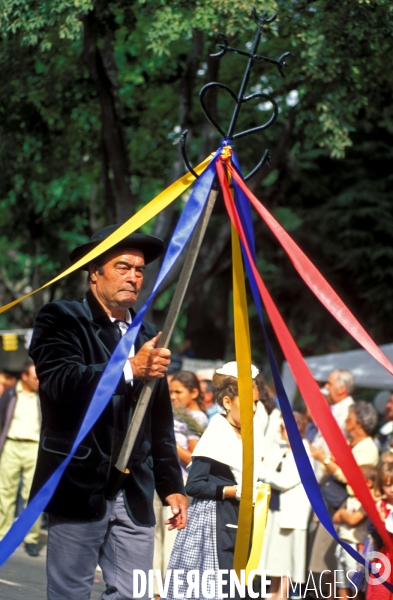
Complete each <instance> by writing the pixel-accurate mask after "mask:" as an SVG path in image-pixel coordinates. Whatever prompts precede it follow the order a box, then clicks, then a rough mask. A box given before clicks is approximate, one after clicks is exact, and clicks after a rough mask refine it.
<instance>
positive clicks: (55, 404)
mask: <svg viewBox="0 0 393 600" xmlns="http://www.w3.org/2000/svg"><path fill="white" fill-rule="evenodd" d="M156 333H157V329H156V328H155V327H154V326H153V325H151V324H150V323H147V322H146V321H144V322H143V324H142V327H141V329H140V333H139V336H138V339H137V343H136V351H138V349H139V348H140V347H141V346H142V345H143V344H144V343H145V342H146V341H147V340H149V339H151V338H152V337H154V336H155V335H156ZM119 338H120V332H119V331H118V329H117V327H116V325H114V324H113V323H112V322H111V320H110V318H109V317H108V315H107V314H106V313H105V311H104V310H103V308H102V307H101V305H100V304H99V302H98V301H97V300H96V299H95V297H94V295H93V294H92V293H91V292H90V291H89V292H87V294H86V297H85V298H84V299H80V300H72V301H65V300H61V301H57V302H51V303H49V304H47V305H45V306H44V307H43V308H42V309H41V310H40V311H39V313H38V314H37V316H36V321H35V325H34V333H33V338H32V341H31V345H30V356H31V357H32V359H33V360H34V362H35V365H36V370H37V376H38V378H39V381H40V389H39V394H40V401H41V410H42V430H41V440H40V448H39V453H38V462H37V468H36V472H35V476H34V480H33V485H32V489H31V497H33V496H34V495H35V494H36V493H37V491H38V490H39V489H40V488H41V487H42V485H43V484H44V483H45V482H46V480H47V479H48V477H49V476H50V475H51V474H52V473H53V471H54V470H55V469H56V468H57V467H58V466H59V464H60V463H61V462H62V460H63V459H64V457H65V456H66V455H67V454H68V453H69V451H70V449H71V446H72V443H73V440H74V439H75V437H76V434H77V432H78V430H79V427H80V425H81V422H82V420H83V417H84V415H85V412H86V410H87V407H88V406H89V403H90V401H91V398H92V396H93V394H94V391H95V389H96V387H97V384H98V382H99V380H100V377H101V375H102V372H103V370H104V368H105V366H106V364H107V362H108V360H109V358H110V356H111V354H112V352H113V350H114V348H115V347H116V344H117V342H118V340H119ZM143 383H144V382H143V380H138V379H136V380H134V382H133V385H131V384H126V382H125V379H124V376H123V375H122V376H121V378H120V381H119V384H118V386H117V388H116V393H115V394H114V395H113V396H112V399H111V401H110V402H109V404H108V405H107V407H106V408H105V409H104V411H103V413H102V414H101V416H100V417H99V418H98V420H97V422H96V423H95V425H94V426H93V428H92V429H91V430H90V432H89V433H88V434H87V435H86V437H85V438H84V440H83V441H82V443H81V444H80V446H79V447H78V449H77V452H76V454H75V456H74V457H73V458H72V459H71V462H70V464H69V465H68V467H67V469H66V470H65V473H64V475H63V477H62V478H61V480H60V483H59V485H58V487H57V489H56V491H55V493H54V495H53V497H52V499H51V500H50V501H49V503H48V506H47V509H46V510H47V511H48V512H51V513H54V514H57V515H61V516H64V517H68V518H76V519H88V520H94V519H99V518H102V516H103V515H104V513H105V506H106V500H105V488H106V486H107V483H108V477H109V472H110V468H111V465H113V464H114V463H115V462H116V459H117V455H118V452H119V450H120V447H121V444H122V442H123V439H124V435H125V431H126V430H127V427H128V424H129V422H130V420H131V417H132V413H133V409H134V406H135V402H136V400H137V399H138V396H139V393H140V391H141V389H142V386H143ZM154 488H156V490H157V493H158V495H159V496H160V498H161V500H162V501H164V499H165V497H166V496H168V495H169V494H174V493H184V487H183V482H182V476H181V471H180V467H179V461H178V458H177V453H176V444H175V438H174V433H173V417H172V407H171V401H170V397H169V391H168V385H167V381H166V378H164V379H158V380H157V382H156V386H155V388H154V392H153V397H152V400H151V402H150V407H149V409H148V414H147V418H146V421H145V429H144V434H143V438H142V441H141V443H140V445H139V449H138V457H137V460H136V462H135V464H134V466H133V467H132V471H131V473H130V475H129V476H128V477H127V479H126V480H125V483H124V484H123V489H124V500H125V505H126V507H127V511H128V513H129V515H130V517H131V518H132V520H133V521H134V522H135V523H136V524H139V525H145V526H151V525H154V522H155V519H154V512H153V494H154Z"/></svg>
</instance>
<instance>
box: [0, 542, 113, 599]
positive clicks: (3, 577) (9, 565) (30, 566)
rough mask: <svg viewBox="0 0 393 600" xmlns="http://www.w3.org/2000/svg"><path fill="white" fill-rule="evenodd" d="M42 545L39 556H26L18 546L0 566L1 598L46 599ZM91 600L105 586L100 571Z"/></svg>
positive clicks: (43, 550) (100, 592)
mask: <svg viewBox="0 0 393 600" xmlns="http://www.w3.org/2000/svg"><path fill="white" fill-rule="evenodd" d="M45 551H46V548H45V547H44V548H43V549H42V550H41V553H40V556H38V557H36V558H32V557H31V556H28V555H27V554H26V552H25V551H24V549H23V546H20V547H19V548H18V549H17V550H16V551H15V552H14V554H13V555H12V556H11V558H9V560H8V561H7V562H6V563H5V565H3V566H2V567H1V568H0V598H1V599H2V600H3V599H4V600H5V599H7V600H46V571H45V562H46V561H45V553H46V552H45ZM96 580H97V581H96V582H95V583H94V587H93V591H92V594H91V600H99V598H100V596H101V594H102V592H103V591H104V589H105V586H104V584H103V582H102V576H101V573H98V572H97V573H96Z"/></svg>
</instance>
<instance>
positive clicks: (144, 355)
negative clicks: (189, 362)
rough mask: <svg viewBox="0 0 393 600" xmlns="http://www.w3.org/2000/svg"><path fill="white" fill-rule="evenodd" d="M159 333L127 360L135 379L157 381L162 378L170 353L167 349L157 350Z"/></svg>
mask: <svg viewBox="0 0 393 600" xmlns="http://www.w3.org/2000/svg"><path fill="white" fill-rule="evenodd" d="M160 337H161V332H160V333H158V334H157V335H156V337H154V338H152V339H151V340H149V341H148V342H146V343H145V344H143V346H142V348H141V349H140V350H139V352H137V353H136V354H135V356H133V357H132V358H129V359H128V360H129V361H130V363H131V367H132V372H133V375H134V378H135V379H157V378H160V377H164V375H165V373H166V372H167V370H168V366H169V364H170V362H171V361H170V356H171V351H170V350H168V349H167V348H157V344H158V341H159V339H160Z"/></svg>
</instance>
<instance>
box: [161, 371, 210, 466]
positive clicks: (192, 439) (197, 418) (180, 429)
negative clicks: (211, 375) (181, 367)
mask: <svg viewBox="0 0 393 600" xmlns="http://www.w3.org/2000/svg"><path fill="white" fill-rule="evenodd" d="M169 392H170V395H171V400H172V405H173V417H174V427H175V437H176V446H177V454H178V457H179V461H180V465H181V467H182V469H183V475H184V477H186V476H187V472H186V470H185V468H186V467H187V465H188V464H189V463H190V461H191V453H192V451H193V450H194V448H195V446H196V445H197V443H198V440H199V439H200V437H201V435H202V433H203V432H204V431H205V429H206V427H207V424H208V418H207V416H206V413H205V407H204V404H203V395H202V392H201V388H200V385H199V380H198V378H197V376H196V375H195V373H192V372H191V371H179V372H178V373H174V375H173V377H172V380H171V382H170V384H169Z"/></svg>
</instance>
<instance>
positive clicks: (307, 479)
mask: <svg viewBox="0 0 393 600" xmlns="http://www.w3.org/2000/svg"><path fill="white" fill-rule="evenodd" d="M235 160H236V158H235ZM234 162H235V161H234ZM235 164H236V163H235ZM236 191H238V190H236V185H235V192H236ZM224 194H225V192H224ZM239 196H242V197H240V198H239V197H237V194H235V199H236V200H237V202H236V204H237V205H238V207H239V214H236V211H235V212H234V211H233V208H232V206H230V205H229V203H228V202H227V201H226V204H227V208H228V212H229V214H230V217H231V219H233V223H235V222H237V224H238V225H237V227H238V231H239V232H241V233H240V235H241V238H242V240H246V244H247V245H246V246H245V245H244V244H242V247H243V254H244V260H245V263H246V267H247V273H248V276H249V280H250V284H251V288H252V292H253V296H254V300H255V303H256V306H257V309H258V314H259V318H260V321H261V325H262V331H263V335H264V338H265V342H266V347H267V351H268V356H269V361H270V365H271V369H272V374H273V378H274V382H275V386H276V392H277V396H278V400H279V403H280V407H281V410H282V415H283V418H284V422H285V426H286V429H287V432H288V437H289V440H290V445H291V448H292V449H293V453H294V458H295V462H296V465H297V468H298V471H299V475H300V477H301V480H302V483H303V486H304V488H305V491H306V493H307V496H308V498H309V500H310V504H311V505H312V507H313V510H314V512H315V513H316V515H317V517H318V518H319V520H320V522H321V523H322V525H323V526H324V527H325V529H326V530H327V531H328V532H329V533H330V535H332V537H333V538H335V540H336V541H337V542H338V543H339V544H341V546H342V547H343V548H344V549H345V550H346V551H347V552H348V553H349V554H350V555H351V556H352V557H353V558H354V559H355V560H356V561H357V562H359V563H361V564H363V565H366V566H367V567H368V570H369V572H370V573H372V574H373V571H372V569H371V565H370V564H369V563H367V562H366V560H365V559H364V557H363V556H361V555H360V554H359V553H358V552H357V551H356V550H354V549H353V548H352V546H350V545H349V544H347V543H346V542H344V541H342V540H341V539H340V538H339V537H338V535H337V532H336V529H335V527H334V525H333V523H332V521H331V518H330V515H329V512H328V510H327V508H326V504H325V501H324V499H323V497H322V494H321V491H320V488H319V484H318V482H317V480H316V477H315V474H314V471H313V468H312V466H311V463H310V460H309V457H308V454H307V452H306V450H305V447H304V444H303V440H302V438H301V436H300V433H299V430H298V427H297V424H296V421H295V418H294V416H293V412H292V407H291V405H290V402H289V400H288V397H287V395H286V392H285V389H284V386H283V383H282V380H281V377H280V372H279V369H278V366H277V363H276V361H275V358H274V354H273V351H272V349H271V346H270V343H269V339H268V336H267V333H266V329H265V326H264V321H263V315H262V309H261V304H260V299H259V294H258V285H257V282H256V280H255V277H254V271H255V270H256V267H255V260H254V259H255V251H254V235H253V229H252V221H250V220H249V219H248V217H250V213H249V208H250V206H249V202H248V201H247V198H246V197H245V195H244V194H241V193H240V194H239ZM224 198H225V195H224ZM226 198H227V199H229V198H230V194H229V192H228V191H227V192H226ZM239 215H240V216H239ZM250 225H251V229H250ZM250 248H252V251H251V250H250ZM250 256H252V258H253V263H252V268H251V263H250V260H249V257H250ZM263 529H264V528H263ZM250 560H251V558H250ZM375 577H376V578H377V576H376V575H375ZM381 583H383V585H384V586H385V587H386V588H387V589H388V590H389V591H390V592H393V586H392V585H391V584H390V583H388V582H381Z"/></svg>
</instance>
